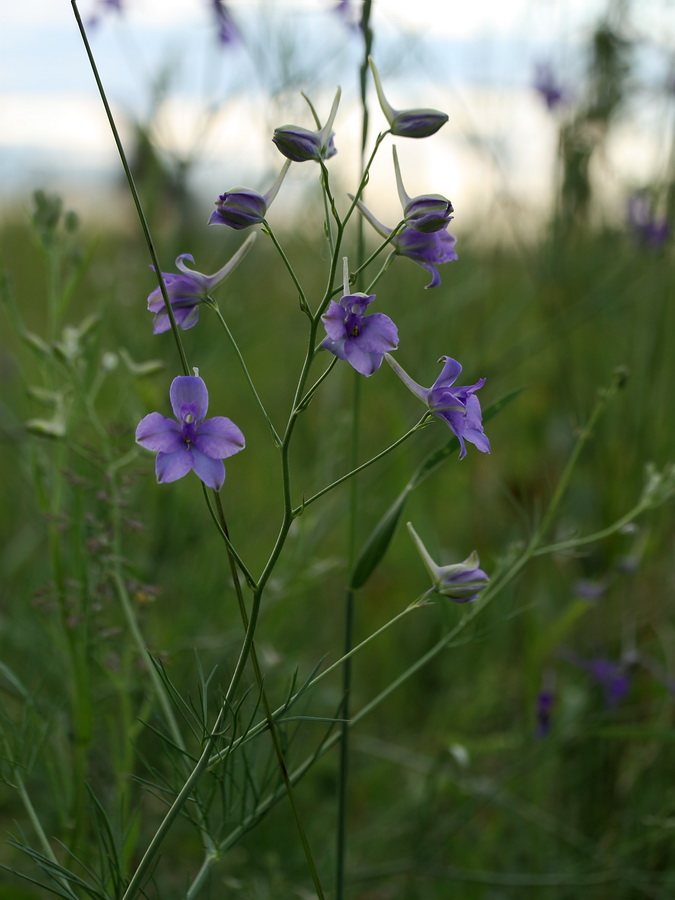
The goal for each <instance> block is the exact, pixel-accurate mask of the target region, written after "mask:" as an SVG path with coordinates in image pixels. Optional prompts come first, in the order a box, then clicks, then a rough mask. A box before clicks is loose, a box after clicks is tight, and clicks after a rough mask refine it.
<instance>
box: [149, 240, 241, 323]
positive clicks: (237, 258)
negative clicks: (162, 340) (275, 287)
mask: <svg viewBox="0 0 675 900" xmlns="http://www.w3.org/2000/svg"><path fill="white" fill-rule="evenodd" d="M255 237H256V236H255V234H251V235H249V236H248V237H247V238H246V240H245V241H244V243H243V244H242V245H241V247H240V248H239V249H238V250H237V252H236V253H235V254H234V256H233V257H232V259H230V261H229V262H227V263H226V264H225V265H224V266H223V268H222V269H219V270H218V271H217V272H216V273H215V274H214V275H203V274H202V273H201V272H196V271H195V270H194V269H190V268H188V266H186V265H185V262H184V260H186V259H187V260H189V261H190V262H194V259H193V257H192V256H191V255H190V254H189V253H181V255H180V256H179V257H178V258H177V259H176V268H177V269H178V270H179V271H180V273H181V274H180V275H175V274H173V273H172V272H162V278H163V279H164V284H165V285H166V292H167V294H168V297H169V302H170V303H171V309H172V310H173V316H174V319H175V320H176V324H177V325H178V326H179V328H182V329H183V330H184V331H186V330H187V329H188V328H192V327H193V326H194V325H196V324H197V320H198V318H199V306H200V304H202V303H204V302H205V301H207V300H208V299H209V295H210V293H211V291H212V290H213V289H214V288H215V287H216V286H217V285H219V284H220V282H221V281H224V280H225V278H227V276H228V275H229V274H230V273H231V272H232V271H233V270H234V269H235V268H236V267H237V266H238V265H239V263H240V262H241V260H242V259H243V258H244V257H245V256H246V254H247V253H248V251H249V250H250V249H251V247H252V245H253V242H254V240H255ZM150 268H151V269H153V270H154V268H155V267H154V266H150ZM148 309H149V310H150V312H153V313H154V314H155V318H154V320H153V323H152V332H153V334H162V333H163V332H165V331H168V330H169V329H170V328H171V320H170V319H169V314H168V313H167V311H166V304H165V302H164V296H163V294H162V291H161V288H159V287H156V288H155V289H154V291H152V292H151V294H150V295H149V297H148Z"/></svg>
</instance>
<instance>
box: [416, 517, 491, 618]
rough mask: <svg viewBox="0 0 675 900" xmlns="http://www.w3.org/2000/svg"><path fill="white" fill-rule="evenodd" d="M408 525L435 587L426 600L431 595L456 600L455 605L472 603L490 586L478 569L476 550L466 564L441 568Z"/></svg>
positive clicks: (486, 578) (466, 560)
mask: <svg viewBox="0 0 675 900" xmlns="http://www.w3.org/2000/svg"><path fill="white" fill-rule="evenodd" d="M407 525H408V531H409V533H410V536H411V537H412V539H413V541H414V542H415V546H416V547H417V550H418V552H419V554H420V556H421V557H422V562H423V563H424V565H425V567H426V570H427V572H428V573H429V575H430V576H431V582H432V585H433V587H432V588H431V589H430V590H429V591H428V592H427V594H425V596H424V599H426V598H427V597H428V596H429V595H431V594H440V595H441V596H443V597H448V599H450V600H454V601H455V603H471V602H472V601H473V600H475V599H476V598H477V597H478V594H479V593H480V592H481V591H482V590H483V589H484V588H486V587H487V586H488V584H489V582H490V579H489V577H488V575H487V574H486V573H485V572H484V571H483V570H482V569H479V568H478V567H479V565H480V560H479V559H478V554H477V553H476V551H475V550H474V551H473V553H471V555H470V556H468V557H467V558H466V559H465V560H464V562H461V563H455V564H454V565H451V566H439V565H437V564H436V563H435V562H434V561H433V559H432V558H431V556H430V555H429V551H428V550H427V548H426V547H425V546H424V543H423V542H422V539H421V538H420V536H419V535H418V534H417V532H416V531H415V529H414V528H413V527H412V524H411V523H410V522H408V523H407ZM421 602H424V600H422V601H421Z"/></svg>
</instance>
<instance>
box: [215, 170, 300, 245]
mask: <svg viewBox="0 0 675 900" xmlns="http://www.w3.org/2000/svg"><path fill="white" fill-rule="evenodd" d="M290 165H291V161H290V160H286V162H285V163H284V165H283V168H282V170H281V172H280V173H279V175H278V176H277V178H276V180H275V182H274V184H273V185H272V187H271V188H270V189H269V191H268V192H267V193H266V194H259V193H257V191H252V190H251V189H250V188H244V187H236V188H232V190H230V191H226V192H225V193H224V194H221V195H220V196H219V197H218V199H217V200H216V208H215V209H214V211H213V212H212V213H211V215H210V217H209V221H208V224H209V225H227V226H228V227H229V228H234V229H235V230H236V231H241V230H242V229H243V228H250V227H251V225H259V224H260V223H261V222H262V221H263V220H264V218H265V216H266V215H267V210H268V209H269V207H270V204H271V203H272V200H274V198H275V197H276V195H277V193H278V191H279V188H280V187H281V182H282V181H283V180H284V176H285V175H286V172H288V169H289V167H290Z"/></svg>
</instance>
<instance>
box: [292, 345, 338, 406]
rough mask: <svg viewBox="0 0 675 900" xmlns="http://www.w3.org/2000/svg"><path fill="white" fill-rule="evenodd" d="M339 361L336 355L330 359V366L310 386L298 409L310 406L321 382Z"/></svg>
mask: <svg viewBox="0 0 675 900" xmlns="http://www.w3.org/2000/svg"><path fill="white" fill-rule="evenodd" d="M319 346H321V345H319ZM317 352H318V349H317ZM337 361H338V358H337V356H334V357H333V358H332V360H331V361H330V363H329V365H328V368H327V369H326V370H325V372H324V373H323V374H322V375H319V377H318V378H317V380H316V381H315V382H314V384H313V385H312V386H311V388H309V390H308V391H307V393H306V394H305V396H304V397H303V398H302V400H301V401H300V403H299V404H298V411H300V410H305V409H307V407H308V406H309V403H310V400H311V399H312V397H313V396H314V394H315V393H316V391H317V388H318V387H319V385H320V384H321V382H322V381H323V380H324V379H325V378H326V377H327V376H328V375H330V373H331V372H332V370H333V366H334V365H335V364H336V363H337Z"/></svg>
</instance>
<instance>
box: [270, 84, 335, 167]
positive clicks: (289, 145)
mask: <svg viewBox="0 0 675 900" xmlns="http://www.w3.org/2000/svg"><path fill="white" fill-rule="evenodd" d="M340 93H341V91H340V88H338V89H337V93H336V94H335V100H333V106H332V108H331V111H330V115H329V116H328V121H327V122H326V124H325V125H324V126H323V128H322V129H321V130H320V131H310V130H309V129H308V128H302V127H301V126H299V125H282V126H281V127H280V128H275V129H274V135H273V137H272V141H273V142H274V144H276V147H277V149H278V150H279V152H280V153H283V155H284V156H285V157H286V158H287V159H290V160H292V161H293V162H306V161H307V160H310V159H313V160H315V161H316V162H318V161H319V160H322V159H330V158H331V156H335V154H336V153H337V150H336V149H335V144H334V142H333V138H334V136H335V134H334V132H333V130H332V129H333V122H334V121H335V115H336V113H337V108H338V105H339V103H340ZM308 102H309V101H308Z"/></svg>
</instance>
